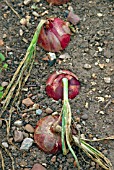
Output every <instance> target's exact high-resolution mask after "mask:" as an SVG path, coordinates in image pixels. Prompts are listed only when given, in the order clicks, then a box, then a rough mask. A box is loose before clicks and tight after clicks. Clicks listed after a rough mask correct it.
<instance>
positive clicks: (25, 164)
mask: <svg viewBox="0 0 114 170" xmlns="http://www.w3.org/2000/svg"><path fill="white" fill-rule="evenodd" d="M19 165H20V166H21V167H25V166H27V162H26V161H24V160H22V161H21V162H20V163H19Z"/></svg>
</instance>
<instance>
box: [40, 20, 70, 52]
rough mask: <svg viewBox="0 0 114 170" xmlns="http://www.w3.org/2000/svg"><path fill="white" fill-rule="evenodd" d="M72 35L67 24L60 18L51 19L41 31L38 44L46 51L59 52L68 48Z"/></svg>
mask: <svg viewBox="0 0 114 170" xmlns="http://www.w3.org/2000/svg"><path fill="white" fill-rule="evenodd" d="M70 34H71V33H70V29H69V27H68V24H67V22H65V21H63V20H61V19H60V18H49V19H48V20H47V22H46V23H45V24H44V26H43V27H42V29H41V32H40V35H39V38H38V44H39V46H41V47H42V48H43V49H44V50H46V51H50V52H58V51H60V50H63V49H65V48H66V47H67V45H68V44H69V42H70Z"/></svg>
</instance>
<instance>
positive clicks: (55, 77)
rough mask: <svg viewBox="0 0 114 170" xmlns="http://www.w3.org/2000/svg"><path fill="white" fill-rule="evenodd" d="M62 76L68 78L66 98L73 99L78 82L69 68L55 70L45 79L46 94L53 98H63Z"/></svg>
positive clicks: (78, 85) (78, 86)
mask: <svg viewBox="0 0 114 170" xmlns="http://www.w3.org/2000/svg"><path fill="white" fill-rule="evenodd" d="M63 78H67V79H68V98H69V99H73V98H75V97H76V96H77V95H78V94H79V90H80V82H79V81H78V78H77V76H76V75H75V74H74V73H72V72H70V71H69V70H60V71H55V72H54V73H53V74H51V75H50V76H49V78H48V79H47V81H46V92H47V95H48V96H49V97H51V98H53V99H54V100H59V99H63V83H62V79H63Z"/></svg>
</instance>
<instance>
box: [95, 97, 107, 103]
mask: <svg viewBox="0 0 114 170" xmlns="http://www.w3.org/2000/svg"><path fill="white" fill-rule="evenodd" d="M96 99H97V100H98V102H104V100H105V99H104V97H96Z"/></svg>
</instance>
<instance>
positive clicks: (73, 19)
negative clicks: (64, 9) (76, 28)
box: [67, 11, 80, 25]
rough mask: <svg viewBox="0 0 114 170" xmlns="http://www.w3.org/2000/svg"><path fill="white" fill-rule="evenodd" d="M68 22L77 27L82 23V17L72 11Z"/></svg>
mask: <svg viewBox="0 0 114 170" xmlns="http://www.w3.org/2000/svg"><path fill="white" fill-rule="evenodd" d="M67 20H68V21H69V22H71V23H72V24H73V25H77V24H78V23H79V22H80V17H79V16H78V15H76V14H74V12H73V11H70V12H69V14H68V17H67Z"/></svg>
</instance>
